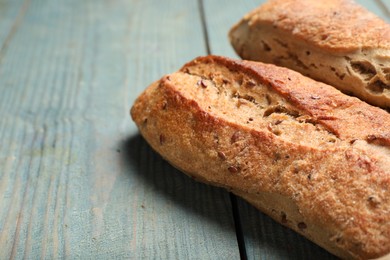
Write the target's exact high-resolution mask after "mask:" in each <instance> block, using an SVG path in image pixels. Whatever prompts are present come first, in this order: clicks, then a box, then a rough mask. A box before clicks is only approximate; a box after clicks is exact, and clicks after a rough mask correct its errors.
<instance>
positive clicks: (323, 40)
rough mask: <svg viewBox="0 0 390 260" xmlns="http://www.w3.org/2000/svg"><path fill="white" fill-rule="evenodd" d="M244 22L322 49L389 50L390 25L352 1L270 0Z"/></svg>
mask: <svg viewBox="0 0 390 260" xmlns="http://www.w3.org/2000/svg"><path fill="white" fill-rule="evenodd" d="M303 10H304V11H303ZM246 19H249V20H250V21H249V24H250V25H251V26H256V23H259V22H261V23H264V22H266V23H270V24H272V25H273V26H275V27H277V28H279V29H280V30H284V31H286V32H289V33H291V34H292V35H293V36H294V37H297V38H301V39H303V40H305V41H307V42H309V43H311V44H313V45H315V46H318V47H319V48H322V49H331V50H332V51H337V50H339V51H352V50H357V49H364V48H385V49H389V48H390V26H389V25H388V24H387V23H386V22H385V21H383V20H382V19H380V18H379V17H377V16H376V15H374V14H372V13H370V12H368V11H367V10H366V9H364V8H363V7H361V6H359V5H357V4H356V3H355V2H354V1H352V0H327V1H312V0H299V1H297V0H271V1H268V2H266V3H265V4H263V5H262V6H260V7H259V8H257V9H256V10H254V11H253V12H251V13H250V14H249V15H248V16H246Z"/></svg>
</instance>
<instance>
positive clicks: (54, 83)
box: [0, 0, 390, 259]
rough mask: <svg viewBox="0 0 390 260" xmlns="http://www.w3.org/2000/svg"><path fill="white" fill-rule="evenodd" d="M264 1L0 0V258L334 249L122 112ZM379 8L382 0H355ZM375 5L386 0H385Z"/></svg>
mask: <svg viewBox="0 0 390 260" xmlns="http://www.w3.org/2000/svg"><path fill="white" fill-rule="evenodd" d="M261 2H262V1H254V0H245V1H236V0H218V1H217V0H210V1H209V0H207V1H206V0H203V1H202V0H198V1H196V0H192V1H185V0H181V1H180V0H163V1H162V0H142V1H141V0H8V1H7V0H0V259H9V258H15V259H23V258H26V259H62V258H67V259H240V257H241V258H242V259H246V258H248V259H314V258H316V259H333V257H332V256H331V255H330V254H328V253H327V252H325V251H324V250H322V249H321V248H319V247H317V246H316V245H314V244H313V243H311V242H309V241H307V240H306V239H304V238H302V237H301V236H299V235H297V234H295V233H294V232H292V231H289V230H288V229H286V228H284V227H282V226H280V225H279V224H276V223H275V222H273V221H272V220H271V219H270V218H268V217H266V216H264V215H263V214H261V213H260V212H258V211H257V210H255V209H254V208H253V207H251V206H250V205H248V204H247V203H245V202H244V201H242V200H241V199H238V198H236V197H234V196H232V195H230V194H229V193H228V192H226V191H224V190H221V189H218V188H214V187H210V186H206V185H203V184H200V183H197V182H195V181H193V180H191V179H190V178H187V177H186V176H184V175H183V174H181V173H180V172H179V171H177V170H175V169H174V168H172V167H171V166H170V165H169V164H168V163H166V162H165V161H163V160H162V159H161V157H160V156H158V155H157V154H156V153H154V152H153V151H152V150H151V148H149V146H148V145H147V144H146V142H145V141H144V140H143V139H142V138H141V137H140V135H139V134H138V132H137V129H136V127H135V125H134V124H133V123H132V121H131V120H130V117H129V109H130V107H131V105H132V104H133V102H134V100H135V98H136V96H137V95H138V94H140V93H141V91H142V90H143V89H145V88H146V87H147V85H148V84H149V83H151V82H152V81H154V80H156V79H158V78H160V77H161V76H162V75H163V74H166V73H170V72H173V71H175V70H177V69H178V68H179V67H181V65H183V64H184V63H185V62H187V61H189V60H191V59H193V58H194V57H196V56H200V55H206V54H207V53H208V52H210V53H213V54H219V55H225V56H230V57H237V56H236V55H235V54H234V52H233V50H232V48H231V47H230V45H229V42H228V40H227V32H228V29H229V28H230V27H231V26H232V25H233V24H234V23H235V22H236V21H238V19H239V18H240V17H242V16H243V15H244V14H245V13H246V12H248V11H249V10H251V9H252V8H254V7H256V6H257V5H259V4H260V3H261ZM359 2H360V3H361V4H363V5H364V6H366V7H367V8H368V9H370V10H371V11H373V12H375V13H376V14H378V15H379V16H381V17H383V18H384V19H386V20H388V21H389V18H390V15H389V9H388V8H390V1H388V0H382V1H379V0H360V1H359ZM386 6H387V8H386Z"/></svg>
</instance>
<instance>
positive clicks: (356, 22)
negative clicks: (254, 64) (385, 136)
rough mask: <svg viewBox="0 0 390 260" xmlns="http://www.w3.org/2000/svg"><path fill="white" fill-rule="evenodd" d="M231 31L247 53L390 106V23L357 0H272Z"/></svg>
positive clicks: (243, 55) (238, 48)
mask: <svg viewBox="0 0 390 260" xmlns="http://www.w3.org/2000/svg"><path fill="white" fill-rule="evenodd" d="M229 36H230V41H231V43H232V45H233V47H234V49H235V50H236V52H237V53H238V54H239V55H240V56H241V58H243V59H247V60H256V61H262V62H267V63H273V64H276V65H279V66H284V67H288V68H290V69H293V70H296V71H299V72H301V73H302V74H304V75H306V76H309V77H311V78H314V79H316V80H320V81H323V82H325V83H328V84H330V85H333V86H335V87H337V88H339V89H340V90H342V91H343V92H345V93H347V94H351V95H354V96H356V97H358V98H360V99H362V100H364V101H366V102H368V103H371V104H373V105H376V106H380V107H382V108H385V109H390V25H389V24H387V23H386V22H385V21H383V20H382V19H380V18H379V17H377V16H375V15H374V14H372V13H370V12H369V11H367V10H366V9H364V8H363V7H361V6H359V5H358V4H356V3H354V2H353V1H352V0H327V1H320V0H318V1H317V0H316V1H313V0H270V1H268V2H266V3H265V4H263V5H261V6H260V7H258V8H257V9H255V10H253V11H252V12H250V13H249V14H247V15H246V16H245V17H244V18H243V19H242V20H241V21H240V22H239V23H237V24H236V25H235V26H234V27H233V28H232V29H231V31H230V34H229Z"/></svg>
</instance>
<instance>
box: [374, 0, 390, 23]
mask: <svg viewBox="0 0 390 260" xmlns="http://www.w3.org/2000/svg"><path fill="white" fill-rule="evenodd" d="M375 1H376V5H377V6H378V7H379V9H380V12H378V13H383V14H384V16H385V17H386V20H387V21H390V2H389V1H388V0H375Z"/></svg>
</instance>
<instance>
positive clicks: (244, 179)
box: [131, 56, 390, 259]
mask: <svg viewBox="0 0 390 260" xmlns="http://www.w3.org/2000/svg"><path fill="white" fill-rule="evenodd" d="M131 115H132V118H133V120H134V121H135V123H136V124H137V126H138V127H139V130H140V132H141V134H142V135H143V136H144V138H145V139H146V140H147V142H148V143H149V144H150V145H151V146H152V147H153V148H154V150H156V151H157V152H158V153H160V154H161V155H162V156H163V157H164V158H165V159H166V160H168V161H169V162H170V163H171V164H172V165H174V166H175V167H177V168H178V169H180V170H182V171H183V172H185V173H186V174H188V175H190V176H192V177H194V178H195V179H197V180H199V181H202V182H205V183H209V184H212V185H216V186H221V187H225V188H226V189H228V190H230V191H232V192H234V193H236V194H237V195H239V196H241V197H243V198H244V199H246V200H247V201H249V202H250V203H252V204H253V205H255V206H256V207H257V208H259V209H260V210H262V211H263V212H265V213H266V214H268V215H270V216H271V217H272V218H274V219H275V220H276V221H279V222H280V223H282V224H283V225H286V226H288V227H290V228H292V229H293V230H295V231H297V232H299V233H300V234H302V235H304V236H306V237H307V238H309V239H311V240H312V241H314V242H316V243H317V244H318V245H320V246H322V247H324V248H325V249H327V250H328V251H330V252H332V253H333V254H335V255H337V256H339V257H343V258H364V259H367V258H375V257H380V256H383V255H386V254H388V253H389V251H390V199H389V198H390V114H388V113H387V112H386V111H384V110H382V109H380V108H377V107H373V106H370V105H368V104H367V103H365V102H362V101H360V100H359V99H357V98H354V97H349V96H347V95H344V94H342V93H341V92H340V91H338V90H336V89H334V88H333V87H331V86H329V85H326V84H323V83H319V82H316V81H314V80H312V79H310V78H307V77H305V76H302V75H301V74H299V73H298V72H294V71H291V70H289V69H286V68H281V67H277V66H275V65H270V64H268V65H267V64H263V63H260V62H250V61H236V60H231V59H227V58H223V57H217V56H207V57H201V58H197V59H195V60H194V61H192V62H190V63H188V64H186V65H185V66H184V67H182V68H181V69H180V70H179V71H178V72H176V73H173V74H170V75H167V76H164V77H163V78H162V79H160V80H159V81H157V82H154V83H153V84H152V85H151V86H150V87H149V88H147V89H146V90H145V92H144V93H143V94H141V95H140V96H139V97H138V99H137V100H136V101H135V103H134V106H133V107H132V109H131Z"/></svg>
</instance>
